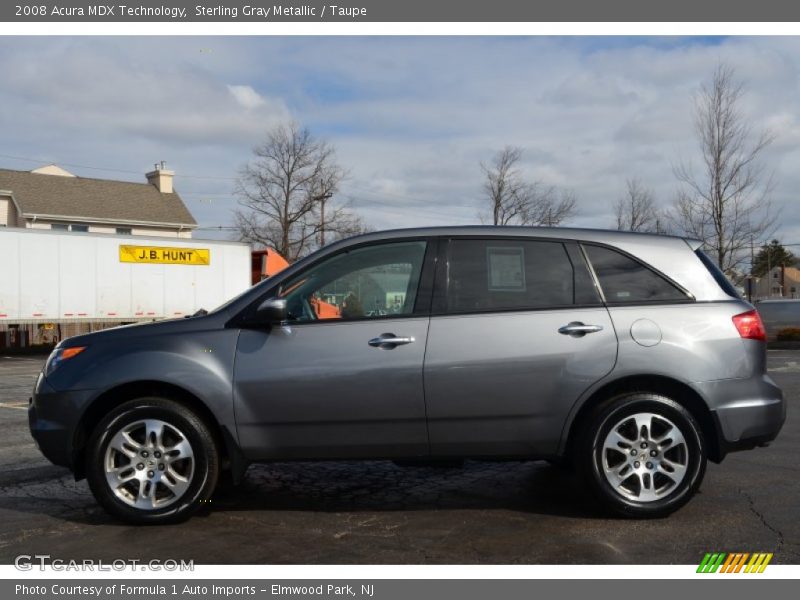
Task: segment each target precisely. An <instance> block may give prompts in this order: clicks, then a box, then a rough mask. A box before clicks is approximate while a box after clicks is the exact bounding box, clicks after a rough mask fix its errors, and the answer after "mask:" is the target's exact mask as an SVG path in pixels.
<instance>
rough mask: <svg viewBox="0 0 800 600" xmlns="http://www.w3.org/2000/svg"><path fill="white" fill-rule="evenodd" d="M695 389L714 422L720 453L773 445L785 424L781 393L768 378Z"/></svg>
mask: <svg viewBox="0 0 800 600" xmlns="http://www.w3.org/2000/svg"><path fill="white" fill-rule="evenodd" d="M696 386H697V387H698V391H700V393H701V394H702V395H703V397H704V398H705V399H706V402H708V405H709V408H710V409H711V412H712V414H713V415H714V417H715V419H716V423H717V429H718V431H719V436H720V449H721V450H722V451H723V453H727V452H732V451H735V450H746V449H749V448H753V447H755V446H759V445H763V444H766V443H768V442H770V441H772V440H773V439H775V437H776V436H777V435H778V432H780V430H781V427H782V426H783V423H784V421H786V402H785V401H784V399H783V392H781V389H780V388H779V387H778V386H777V385H775V382H774V381H772V379H771V378H770V377H769V376H768V375H762V376H759V377H753V378H750V379H725V380H720V381H707V382H703V383H699V384H696Z"/></svg>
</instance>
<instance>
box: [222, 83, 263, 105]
mask: <svg viewBox="0 0 800 600" xmlns="http://www.w3.org/2000/svg"><path fill="white" fill-rule="evenodd" d="M228 91H229V92H230V93H231V96H233V97H234V98H235V99H236V101H237V102H238V103H239V104H240V105H241V106H242V107H243V108H246V109H247V110H252V109H254V108H258V107H259V106H264V104H266V101H265V100H264V98H263V97H261V95H260V94H259V93H258V92H257V91H255V90H254V89H253V88H252V87H250V86H249V85H229V86H228Z"/></svg>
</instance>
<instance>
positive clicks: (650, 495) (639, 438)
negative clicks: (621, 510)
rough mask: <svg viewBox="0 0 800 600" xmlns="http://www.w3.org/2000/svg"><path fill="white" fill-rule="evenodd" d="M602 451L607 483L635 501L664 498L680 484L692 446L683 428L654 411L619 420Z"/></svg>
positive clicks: (601, 465)
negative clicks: (682, 430) (685, 436)
mask: <svg viewBox="0 0 800 600" xmlns="http://www.w3.org/2000/svg"><path fill="white" fill-rule="evenodd" d="M600 452H601V454H600V467H601V468H600V470H601V472H602V473H603V475H604V477H605V479H606V481H607V482H608V484H609V485H610V486H611V488H612V489H613V490H614V491H615V492H616V493H618V494H620V495H622V496H624V497H625V498H627V499H629V500H633V501H636V502H654V501H656V500H660V499H662V498H664V497H665V496H667V495H668V494H669V493H670V492H672V491H673V490H675V489H677V488H678V487H679V486H680V484H681V482H682V481H683V480H684V478H685V477H686V473H687V471H688V467H689V447H688V445H687V443H686V439H685V438H684V435H683V433H682V432H681V430H680V429H679V428H678V427H677V426H676V425H675V424H674V423H673V422H672V421H670V420H669V419H667V418H666V417H664V416H662V415H659V414H656V413H652V412H641V413H636V414H633V415H630V416H626V417H624V418H622V419H621V420H619V421H618V422H617V423H616V424H615V425H614V426H613V427H612V428H611V429H610V430H609V432H608V433H607V434H606V436H605V439H604V440H603V445H602V448H601V450H600Z"/></svg>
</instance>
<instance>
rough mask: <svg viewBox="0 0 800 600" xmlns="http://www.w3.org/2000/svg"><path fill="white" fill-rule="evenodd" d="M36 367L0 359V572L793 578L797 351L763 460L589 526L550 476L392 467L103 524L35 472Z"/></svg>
mask: <svg viewBox="0 0 800 600" xmlns="http://www.w3.org/2000/svg"><path fill="white" fill-rule="evenodd" d="M42 360H43V359H42V358H41V357H35V358H29V357H26V358H22V357H20V358H10V357H5V358H4V357H0V432H2V435H0V563H5V564H7V563H11V562H13V559H14V557H15V556H17V555H19V554H31V555H33V554H49V555H50V556H51V557H53V558H59V559H63V560H70V559H84V558H94V559H101V560H104V561H111V560H115V559H140V560H148V559H153V558H158V559H162V560H163V559H185V560H189V559H193V560H194V561H195V562H196V563H199V564H206V563H211V564H229V563H247V564H249V563H321V564H339V563H458V564H465V563H493V564H507V563H626V564H627V563H631V564H648V563H677V564H690V563H694V564H696V563H698V562H699V561H700V559H701V558H702V556H703V554H704V553H705V552H708V551H727V552H731V551H747V552H753V551H761V552H774V553H775V557H774V559H773V562H774V563H793V564H797V563H798V562H800V458H798V448H800V446H799V445H798V444H800V414H798V410H797V408H798V403H799V401H800V351H790V350H774V351H770V352H769V365H770V372H771V374H772V376H773V378H774V379H775V380H776V381H777V382H778V383H779V385H781V386H782V387H783V390H784V393H785V394H786V397H787V399H788V404H789V410H788V419H787V422H786V425H785V426H784V429H783V431H782V433H781V435H780V436H779V438H778V440H777V441H776V442H774V443H773V444H772V445H771V446H770V447H768V448H763V449H758V450H755V451H752V452H744V453H739V454H732V455H730V456H729V457H728V458H727V459H726V460H725V461H724V462H723V464H722V465H713V464H710V465H709V470H708V472H707V474H706V478H705V482H704V484H703V487H702V489H701V492H700V494H698V495H697V496H696V497H695V498H694V500H693V501H692V502H691V503H690V504H689V505H688V506H686V507H684V508H683V509H681V510H680V511H679V512H677V513H675V514H673V515H672V516H671V517H669V518H667V519H661V520H656V521H632V520H623V519H613V518H608V517H606V516H604V515H602V514H599V513H598V512H597V511H596V510H595V509H594V508H593V506H592V504H591V502H590V501H589V500H588V499H587V498H586V497H585V496H584V494H583V493H582V492H581V489H580V487H579V486H578V485H577V483H576V482H575V481H573V479H572V477H571V476H570V475H569V474H568V473H564V472H562V471H561V470H559V469H556V468H554V467H551V466H549V465H547V464H545V463H532V462H528V463H519V462H515V463H501V464H493V463H482V462H467V463H466V465H465V466H464V468H463V469H462V468H442V467H397V466H395V465H394V464H393V463H390V462H377V461H376V462H366V463H357V462H336V463H281V464H273V465H266V466H253V467H251V468H250V470H249V471H248V475H247V480H246V482H245V483H244V484H243V485H242V486H241V487H239V488H236V489H234V490H226V491H224V492H221V493H219V494H217V496H216V497H215V498H214V499H213V502H212V510H210V511H208V512H207V513H205V514H202V515H200V516H197V517H195V518H193V519H192V520H190V521H188V522H187V523H183V524H181V525H177V526H170V527H141V528H136V527H129V526H125V525H121V524H119V523H117V522H115V521H114V520H112V519H111V518H110V517H108V516H107V515H106V514H105V513H104V512H103V511H102V510H101V509H100V508H99V507H98V506H97V505H96V504H95V502H94V500H93V498H92V496H91V495H90V493H89V490H88V487H87V485H86V483H85V482H75V481H74V480H73V478H72V476H71V475H70V474H69V473H68V472H67V471H66V470H64V469H61V468H58V467H54V466H52V465H50V464H49V463H48V462H46V461H45V460H44V458H42V457H41V456H40V455H39V453H38V451H37V449H36V447H35V445H34V443H33V441H32V439H31V438H30V436H29V433H28V428H27V420H26V419H27V412H26V406H27V398H28V396H29V395H30V388H31V387H32V385H33V381H34V378H35V375H36V373H37V372H38V370H39V368H40V366H41V362H42Z"/></svg>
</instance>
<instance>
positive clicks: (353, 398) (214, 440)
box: [29, 227, 785, 523]
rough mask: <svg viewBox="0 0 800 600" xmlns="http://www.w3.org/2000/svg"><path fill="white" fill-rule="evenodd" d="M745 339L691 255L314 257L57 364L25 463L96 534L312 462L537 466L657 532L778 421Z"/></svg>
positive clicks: (760, 357)
mask: <svg viewBox="0 0 800 600" xmlns="http://www.w3.org/2000/svg"><path fill="white" fill-rule="evenodd" d="M765 346H766V342H765V332H764V328H763V326H762V323H761V320H760V318H759V316H758V313H757V312H756V311H755V310H753V307H752V306H751V305H749V304H748V303H746V302H745V301H743V300H742V299H741V298H740V297H739V295H738V294H737V292H736V290H735V288H733V287H732V286H731V284H730V283H729V282H728V281H727V280H726V279H725V277H724V276H723V274H722V273H721V272H720V271H719V269H718V268H717V267H716V266H715V265H714V263H713V262H712V261H711V260H710V259H709V258H708V257H707V256H706V255H705V254H704V253H703V252H702V251H701V250H700V243H699V242H696V241H693V240H686V239H682V238H679V237H669V236H656V235H646V234H632V233H620V232H610V231H598V230H580V229H558V228H554V229H545V228H516V227H458V228H436V229H410V230H397V231H389V232H381V233H373V234H367V235H363V236H359V237H356V238H352V239H349V240H345V241H342V242H338V243H335V244H333V245H331V246H328V247H326V248H324V249H322V250H321V251H318V252H316V253H315V254H313V255H312V256H310V257H308V258H306V259H305V260H302V261H300V262H298V263H296V264H295V265H292V266H291V267H289V268H288V269H286V270H285V271H283V272H281V273H279V274H278V275H276V276H274V277H271V278H270V279H267V280H266V281H264V282H262V283H260V284H258V285H256V286H254V287H253V288H251V289H249V290H247V291H246V292H244V293H243V294H241V295H240V296H238V297H236V298H234V299H233V300H231V301H229V302H228V303H227V304H225V305H223V306H221V307H220V308H218V309H216V310H214V311H213V312H211V313H209V314H205V315H202V316H196V317H193V318H186V319H180V320H172V321H163V322H159V323H153V324H148V325H135V326H127V327H120V328H116V329H109V330H105V331H99V332H96V333H91V334H87V335H80V336H77V337H73V338H70V339H67V340H64V341H63V342H61V343H60V344H59V345H58V346H57V348H56V349H55V350H54V351H53V353H52V354H51V355H50V358H49V359H48V360H47V363H46V365H45V367H44V369H43V371H42V373H41V374H40V375H39V378H38V380H37V382H36V388H35V391H34V396H33V398H32V401H31V406H30V409H29V417H30V427H31V431H32V433H33V436H34V438H35V439H36V441H37V442H38V445H39V447H40V448H41V450H42V452H43V453H44V454H45V456H46V457H47V458H48V459H50V460H51V461H52V462H54V463H55V464H58V465H65V466H68V467H69V468H70V469H72V471H73V472H74V473H75V476H76V477H77V478H82V477H86V479H87V480H88V482H89V486H90V488H91V490H92V492H93V493H94V495H95V497H96V498H97V500H98V501H99V502H100V504H102V505H103V506H104V507H105V508H106V509H107V510H108V511H109V512H110V513H112V514H114V515H116V516H118V517H121V518H122V519H125V520H127V521H132V522H136V523H164V522H174V521H178V520H180V519H182V518H185V517H187V516H189V515H190V514H191V513H192V512H193V511H194V510H195V509H197V508H198V506H200V505H201V504H202V503H204V502H205V501H207V500H208V499H209V498H210V497H211V495H212V493H213V492H214V489H215V487H216V485H217V481H218V479H219V477H220V475H221V473H222V472H224V471H228V472H229V475H228V476H230V477H232V478H233V480H234V481H238V480H240V479H241V478H242V476H243V474H244V471H245V469H246V467H247V465H248V463H251V462H264V461H285V460H294V459H302V460H323V459H377V458H385V459H409V458H418V459H431V460H432V459H453V458H464V457H469V458H480V459H547V460H551V461H559V462H564V463H570V464H572V465H574V466H575V467H576V469H577V470H578V472H579V473H580V474H582V476H583V478H584V479H585V482H586V485H587V487H588V488H589V489H590V490H591V491H592V492H594V494H595V495H596V497H597V499H598V500H599V501H600V502H601V503H602V504H604V505H605V506H606V507H607V508H609V509H611V510H613V511H616V512H618V513H621V514H624V515H630V516H638V517H650V516H660V515H666V514H668V513H670V512H672V511H674V510H675V509H677V508H678V507H680V506H682V505H683V504H684V503H686V502H687V501H688V500H689V499H690V498H691V496H692V494H693V493H694V492H695V491H696V490H697V489H698V487H699V486H700V482H701V480H702V479H703V474H704V471H705V468H706V461H707V460H708V459H710V460H712V461H715V462H719V461H721V460H722V459H723V458H724V457H725V455H726V454H727V453H728V452H730V451H732V450H741V449H747V448H753V447H755V446H759V445H764V444H766V443H768V442H769V441H771V440H772V439H774V438H775V436H776V435H777V433H778V431H779V430H780V428H781V425H782V424H783V422H784V418H785V407H784V402H783V397H782V394H781V391H780V389H779V388H778V387H776V385H775V384H774V383H773V382H772V380H771V379H770V378H769V376H768V375H767V374H766V350H765Z"/></svg>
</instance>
